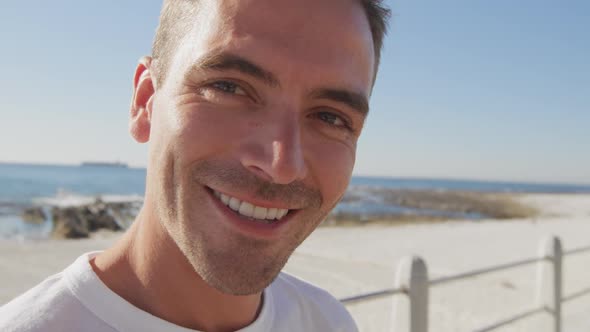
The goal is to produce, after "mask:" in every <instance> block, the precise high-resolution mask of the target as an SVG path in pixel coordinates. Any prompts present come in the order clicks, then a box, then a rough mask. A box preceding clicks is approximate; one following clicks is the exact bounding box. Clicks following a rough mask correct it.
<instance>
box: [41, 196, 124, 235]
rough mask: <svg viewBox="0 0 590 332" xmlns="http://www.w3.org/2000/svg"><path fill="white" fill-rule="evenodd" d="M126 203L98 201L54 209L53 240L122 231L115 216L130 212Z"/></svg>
mask: <svg viewBox="0 0 590 332" xmlns="http://www.w3.org/2000/svg"><path fill="white" fill-rule="evenodd" d="M130 206H131V205H130V204H128V203H105V202H103V201H101V200H100V199H97V200H96V202H94V203H92V204H90V205H83V206H76V207H66V208H59V207H54V208H53V210H52V215H53V232H52V237H54V238H67V239H71V238H85V237H88V236H89V234H90V233H91V232H96V231H98V230H100V229H107V230H111V231H120V230H122V228H121V226H120V225H119V223H117V219H115V216H117V217H118V216H119V215H121V214H123V213H128V211H132V209H130Z"/></svg>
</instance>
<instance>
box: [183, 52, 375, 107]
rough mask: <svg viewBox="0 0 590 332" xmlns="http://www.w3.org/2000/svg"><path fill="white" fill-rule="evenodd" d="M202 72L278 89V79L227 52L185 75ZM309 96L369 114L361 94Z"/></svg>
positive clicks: (336, 91) (332, 92)
mask: <svg viewBox="0 0 590 332" xmlns="http://www.w3.org/2000/svg"><path fill="white" fill-rule="evenodd" d="M202 70H221V71H222V70H237V71H239V72H241V73H243V74H245V75H248V76H252V77H254V78H256V79H258V80H261V81H263V82H264V83H265V84H267V85H269V86H272V87H280V82H279V79H278V78H277V76H276V75H275V74H273V73H272V72H270V71H268V70H265V69H263V68H262V67H260V66H259V65H257V64H255V63H253V62H252V61H250V60H248V59H246V58H244V57H241V56H239V55H235V54H232V53H228V52H219V53H210V54H207V55H205V56H204V57H202V58H201V59H200V60H199V61H197V62H196V63H195V64H194V65H193V66H192V67H191V69H190V70H189V72H188V74H187V75H191V73H193V72H194V71H202ZM310 96H311V98H315V99H328V100H332V101H334V102H337V103H341V104H344V105H346V106H348V107H350V108H352V109H353V110H355V111H357V112H358V113H360V114H361V115H363V116H366V115H367V114H368V113H369V101H368V99H367V97H366V96H365V95H364V94H362V93H358V92H353V91H349V90H345V89H335V88H320V89H315V90H312V92H311V93H310Z"/></svg>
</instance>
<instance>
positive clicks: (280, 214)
mask: <svg viewBox="0 0 590 332" xmlns="http://www.w3.org/2000/svg"><path fill="white" fill-rule="evenodd" d="M287 212H289V210H285V209H279V210H278V211H277V219H281V218H283V217H284V216H285V215H286V214H287Z"/></svg>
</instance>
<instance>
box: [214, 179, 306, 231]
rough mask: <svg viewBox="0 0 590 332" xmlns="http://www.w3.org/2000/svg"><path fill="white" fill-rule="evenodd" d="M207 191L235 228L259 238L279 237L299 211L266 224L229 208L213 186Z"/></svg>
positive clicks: (291, 212)
mask: <svg viewBox="0 0 590 332" xmlns="http://www.w3.org/2000/svg"><path fill="white" fill-rule="evenodd" d="M207 192H208V194H209V197H210V198H211V201H212V203H213V205H215V206H216V207H217V209H218V210H219V211H220V212H221V214H222V218H221V219H224V220H226V221H227V222H228V223H229V224H231V225H232V226H233V227H234V228H237V229H238V230H239V231H240V232H242V233H245V234H246V235H249V236H252V237H257V238H264V239H271V238H276V237H278V236H279V235H280V234H281V233H282V232H283V229H285V227H283V226H284V225H285V224H286V223H287V222H289V220H290V219H291V218H293V216H294V215H295V214H296V213H297V211H289V213H288V214H287V215H286V216H284V217H283V218H281V220H278V221H274V222H272V223H270V224H265V223H263V222H258V221H253V220H250V219H249V218H248V217H245V216H242V215H240V214H238V213H237V212H236V211H234V210H232V209H230V208H229V206H227V205H225V204H223V202H221V201H220V200H219V199H218V198H217V197H215V195H214V194H213V190H212V189H211V188H207Z"/></svg>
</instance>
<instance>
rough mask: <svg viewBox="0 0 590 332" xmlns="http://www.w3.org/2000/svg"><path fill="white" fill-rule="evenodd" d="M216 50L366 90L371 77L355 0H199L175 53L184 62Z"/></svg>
mask: <svg viewBox="0 0 590 332" xmlns="http://www.w3.org/2000/svg"><path fill="white" fill-rule="evenodd" d="M181 49H184V51H182V50H181ZM221 51H227V52H231V53H234V54H238V55H240V56H243V57H246V58H248V59H250V60H252V61H253V62H256V63H258V64H260V65H262V66H264V67H265V69H268V70H270V71H273V72H275V73H277V76H279V79H281V80H283V79H284V80H286V81H292V82H298V81H308V82H312V81H314V80H315V79H320V80H323V81H330V83H332V84H338V85H348V86H350V87H351V88H355V89H356V90H360V91H366V92H367V94H368V92H369V90H370V87H371V83H372V77H373V64H374V52H373V41H372V36H371V31H370V27H369V23H368V20H367V18H366V15H365V13H364V11H363V8H362V7H361V5H360V1H359V0H296V1H293V0H227V1H209V2H205V3H204V5H203V7H202V8H201V10H200V11H199V15H198V17H196V18H195V20H194V23H193V29H192V30H191V32H190V33H188V34H187V35H185V37H184V40H183V42H182V47H181V48H180V49H179V52H178V53H182V55H181V56H183V57H184V59H183V61H182V62H185V63H187V64H188V63H191V62H192V63H194V62H197V61H198V60H199V58H202V57H203V56H206V55H207V54H208V53H211V52H221Z"/></svg>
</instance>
